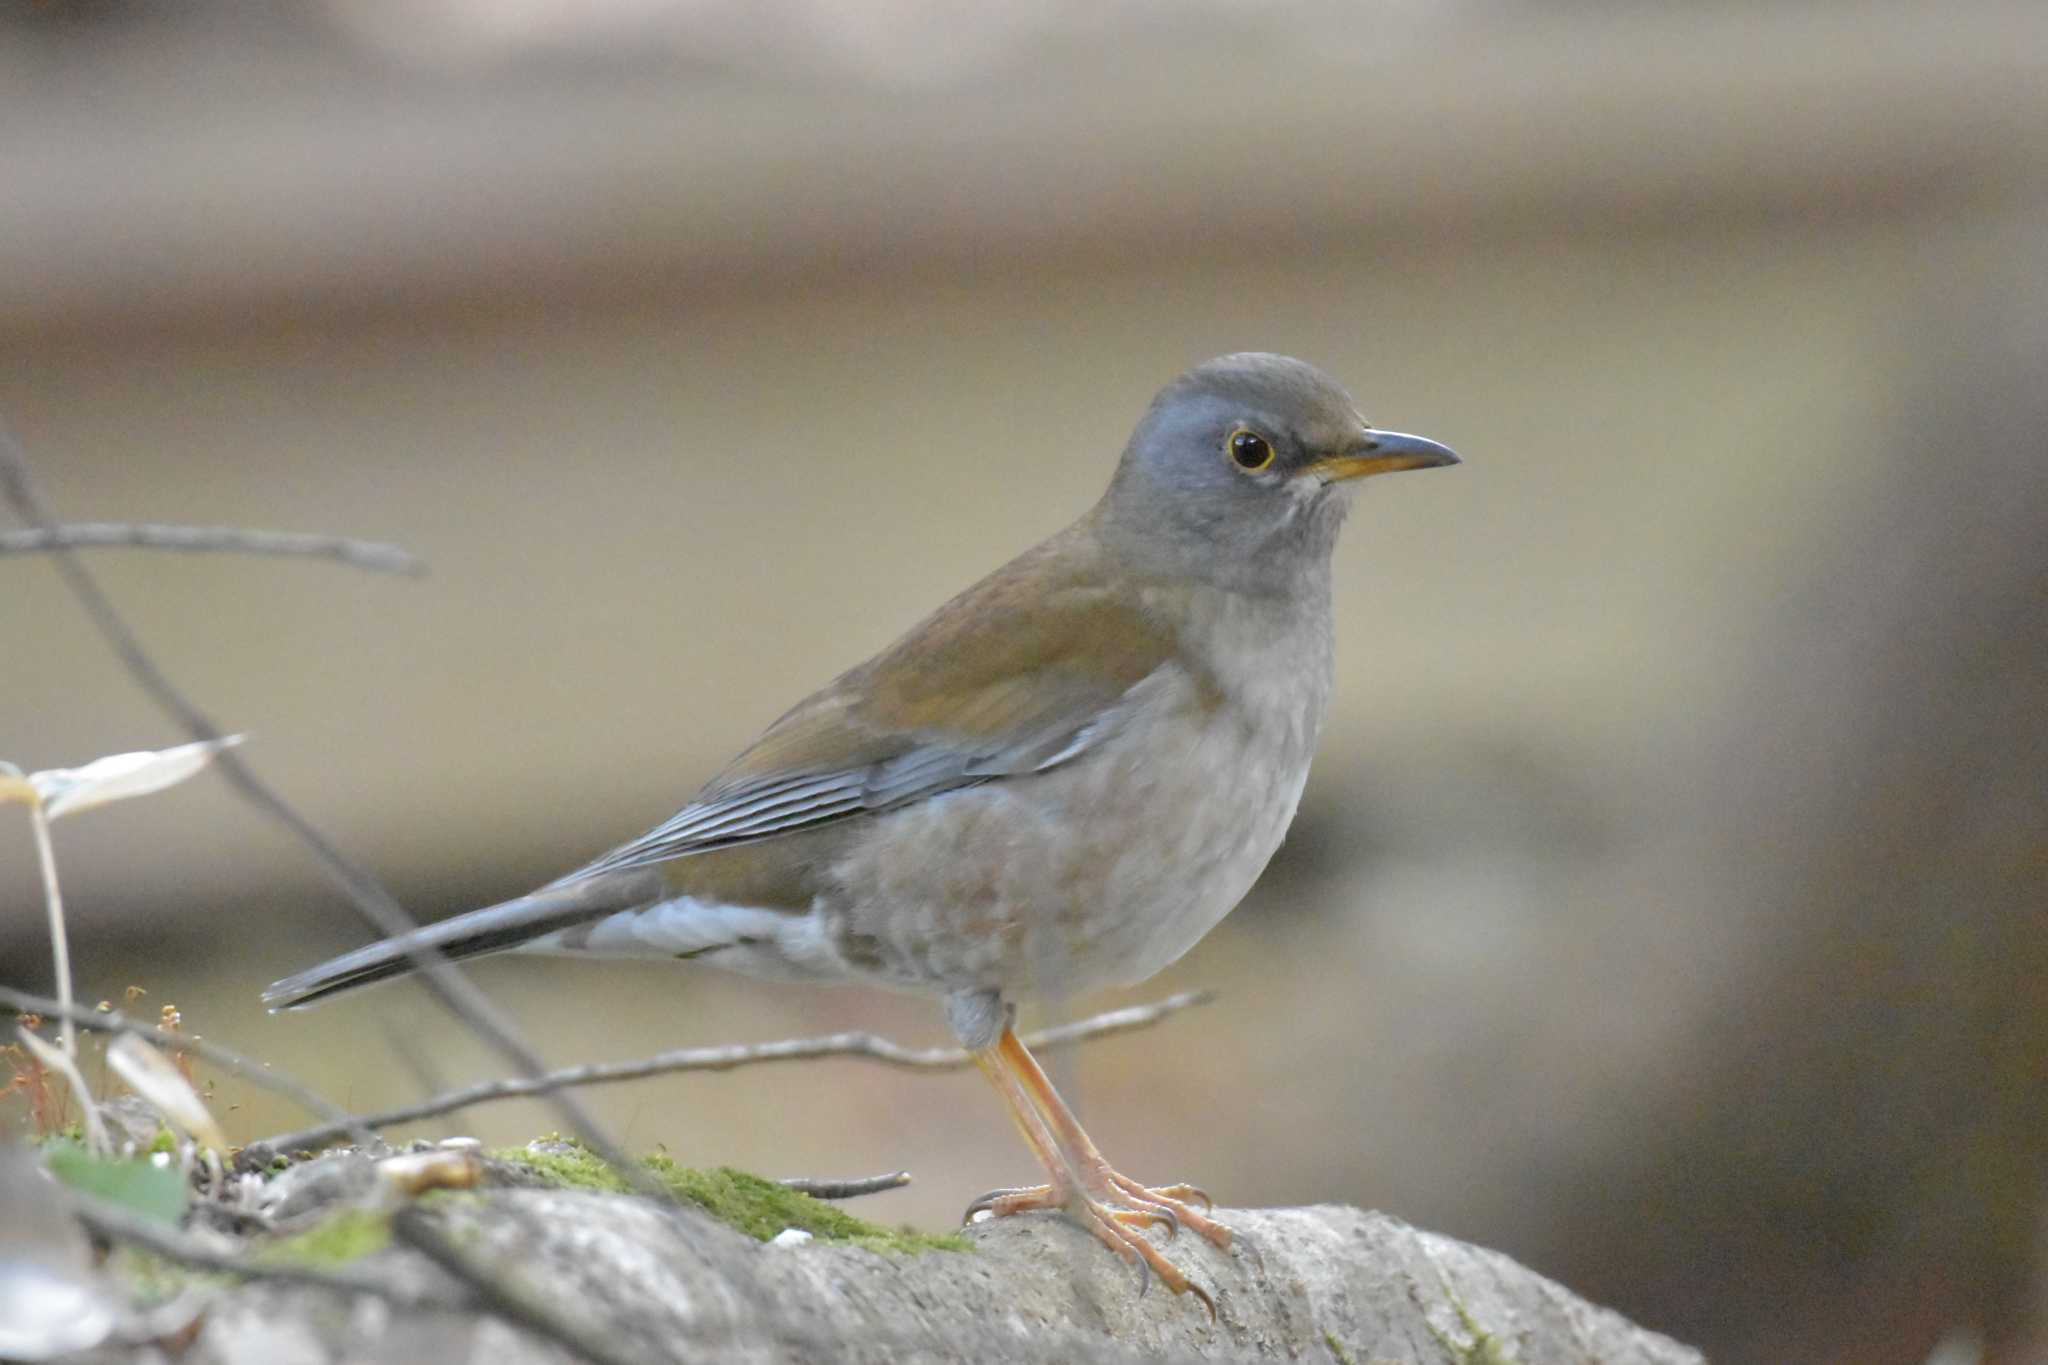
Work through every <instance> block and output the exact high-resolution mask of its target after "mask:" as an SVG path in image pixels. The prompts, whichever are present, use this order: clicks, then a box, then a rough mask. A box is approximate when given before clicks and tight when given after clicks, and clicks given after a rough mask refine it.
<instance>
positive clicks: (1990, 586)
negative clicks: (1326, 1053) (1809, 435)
mask: <svg viewBox="0 0 2048 1365" xmlns="http://www.w3.org/2000/svg"><path fill="white" fill-rule="evenodd" d="M2032 245H2033V247H2034V248H2036V249H2033V250H2030V251H2023V252H2019V253H2015V254H2014V257H2013V259H2012V261H2011V263H2012V264H2013V265H2014V266H2015V269H2014V270H2013V271H2012V273H2011V275H2010V276H2009V277H2006V278H2003V279H2001V280H1998V281H1996V282H1994V285H1993V287H1989V288H1985V287H1967V288H1961V289H1958V288H1954V287H1948V288H1944V289H1943V290H1942V293H1941V298H1940V301H1939V303H1938V304H1936V305H1935V306H1933V307H1930V308H1929V309H1928V310H1927V315H1926V318H1925V321H1924V323H1923V328H1924V330H1923V331H1921V332H1916V333H1915V334H1914V336H1913V337H1912V342H1913V347H1914V353H1915V354H1917V355H1927V356H1935V357H1939V358H1940V360H1939V362H1938V369H1937V370H1936V372H1934V373H1932V374H1929V375H1924V376H1920V377H1919V379H1918V381H1917V382H1915V383H1911V384H1908V385H1905V386H1904V387H1903V391H1902V392H1901V393H1900V396H1899V401H1898V404H1897V407H1896V410H1894V411H1892V412H1889V413H1880V414H1874V415H1873V416H1874V418H1875V421H1874V422H1873V425H1872V428H1871V430H1870V433H1869V435H1870V449H1869V458H1870V459H1871V460H1873V461H1878V462H1882V463H1883V465H1884V467H1885V469H1886V471H1887V474H1886V477H1884V478H1882V479H1880V480H1876V481H1874V483H1875V484H1876V485H1877V491H1876V492H1875V493H1874V494H1871V495H1858V496H1855V497H1852V498H1850V499H1848V500H1846V501H1845V502H1844V504H1843V505H1842V506H1841V507H1840V508H1839V520H1838V523H1837V525H1836V527H1835V529H1834V533H1833V536H1832V539H1831V540H1825V541H1824V543H1821V544H1818V545H1816V546H1815V548H1814V555H1813V558H1812V560H1811V562H1812V563H1813V564H1815V565H1816V566H1817V571H1816V572H1815V573H1814V574H1813V575H1812V577H1811V578H1810V580H1808V581H1804V582H1793V583H1788V584H1787V585H1786V587H1787V598H1786V600H1785V602H1784V603H1783V607H1784V610H1783V613H1782V616H1781V617H1780V622H1781V624H1780V626H1779V627H1778V628H1777V638H1776V641H1775V645H1774V647H1773V648H1771V649H1770V650H1768V651H1766V653H1765V657H1768V658H1771V659H1772V660H1773V665H1772V667H1771V668H1770V670H1769V671H1768V672H1767V673H1765V674H1764V675H1763V676H1761V677H1758V678H1756V679H1754V680H1753V682H1752V684H1751V686H1750V687H1749V689H1748V692H1747V697H1746V700H1745V702H1744V704H1742V705H1740V706H1739V707H1738V708H1736V715H1737V724H1736V726H1735V728H1734V729H1733V732H1732V733H1730V734H1728V735H1726V736H1725V740H1724V743H1723V746H1722V749H1721V755H1720V758H1719V759H1718V760H1717V763H1716V765H1715V775H1714V776H1713V777H1712V778H1711V779H1710V780H1708V781H1706V782H1704V783H1703V784H1702V785H1701V787H1700V789H1699V791H1698V792H1697V798H1698V807H1697V813H1696V827H1697V828H1698V829H1699V830H1700V831H1701V838H1700V842H1699V846H1698V853H1699V863H1698V866H1696V867H1693V868H1678V867H1674V868H1672V869H1670V871H1671V872H1672V874H1673V875H1672V876H1671V878H1670V881H1669V883H1668V884H1669V885H1671V886H1672V887H1674V888H1683V887H1685V886H1687V885H1688V884H1690V885H1692V886H1697V887H1705V888H1709V889H1710V891H1711V892H1712V893H1713V894H1715V895H1716V896H1717V897H1718V898H1719V899H1718V902H1717V910H1718V912H1719V913H1723V914H1726V915H1728V916H1731V917H1737V918H1738V923H1739V924H1740V925H1741V926H1742V929H1741V932H1743V933H1747V934H1753V935H1754V936H1755V937H1756V940H1757V942H1758V943H1759V944H1760V946H1761V951H1760V954H1759V958H1758V965H1756V966H1755V967H1753V968H1752V969H1751V970H1750V971H1749V972H1747V973H1745V974H1737V975H1736V976H1734V977H1732V978H1731V985H1730V986H1729V988H1728V989H1727V991H1726V995H1725V1000H1724V1003H1723V1006H1722V1008H1721V1010H1720V1013H1719V1017H1718V1018H1717V1019H1715V1020H1714V1022H1713V1024H1712V1026H1711V1027H1709V1028H1707V1029H1705V1030H1704V1031H1702V1033H1701V1034H1700V1035H1699V1037H1698V1038H1697V1041H1696V1045H1695V1047H1694V1049H1693V1052H1692V1055H1691V1056H1690V1057H1681V1058H1679V1059H1677V1061H1676V1062H1675V1064H1674V1065H1673V1066H1672V1067H1671V1068H1670V1070H1669V1073H1668V1074H1669V1075H1670V1077H1671V1080H1670V1081H1669V1083H1668V1084H1667V1085H1666V1086H1664V1087H1663V1091H1662V1093H1660V1094H1655V1095H1637V1096H1631V1097H1623V1098H1622V1099H1621V1100H1619V1101H1618V1102H1619V1103H1620V1104H1622V1105H1623V1106H1625V1107H1627V1108H1631V1109H1633V1110H1634V1111H1635V1114H1636V1121H1637V1122H1638V1123H1640V1124H1641V1125H1642V1126H1643V1127H1644V1128H1645V1129H1646V1130H1647V1131H1648V1132H1649V1133H1650V1134H1651V1136H1649V1137H1648V1138H1647V1140H1646V1141H1644V1142H1642V1143H1641V1144H1640V1145H1637V1146H1634V1147H1632V1148H1630V1149H1629V1150H1628V1151H1626V1152H1624V1153H1621V1154H1619V1155H1616V1154H1614V1153H1608V1154H1606V1155H1604V1156H1603V1157H1602V1158H1601V1159H1600V1160H1601V1164H1600V1165H1599V1167H1598V1169H1591V1168H1590V1167H1589V1168H1587V1169H1582V1170H1579V1171H1577V1172H1576V1173H1574V1174H1573V1176H1572V1177H1570V1178H1567V1179H1565V1180H1563V1181H1561V1182H1560V1183H1559V1185H1558V1186H1557V1188H1556V1190H1555V1192H1554V1194H1553V1198H1554V1200H1555V1204H1556V1207H1555V1208H1554V1209H1552V1210H1550V1211H1549V1212H1550V1214H1551V1216H1552V1218H1553V1219H1554V1222H1553V1224H1552V1226H1551V1228H1550V1230H1549V1235H1548V1237H1547V1239H1546V1240H1545V1242H1544V1243H1542V1244H1540V1245H1539V1246H1538V1247H1537V1248H1536V1250H1535V1252H1534V1254H1535V1255H1536V1257H1537V1259H1538V1260H1539V1261H1540V1262H1541V1263H1542V1264H1545V1265H1547V1266H1550V1267H1552V1268H1553V1269H1555V1270H1556V1271H1558V1272H1559V1273H1560V1274H1562V1275H1563V1276H1564V1278H1565V1279H1566V1280H1567V1281H1569V1282H1570V1283H1572V1284H1573V1285H1575V1286H1578V1287H1579V1288H1581V1289H1584V1290H1585V1291H1587V1292H1589V1293H1592V1294H1594V1295H1596V1296H1598V1297H1601V1298H1602V1299H1605V1300H1607V1301H1610V1302H1614V1303H1617V1304H1619V1305H1622V1306H1623V1307H1625V1308H1627V1309H1629V1310H1630V1311H1634V1312H1638V1313H1644V1314H1649V1315H1654V1318H1655V1320H1656V1321H1658V1322H1659V1323H1661V1324H1664V1325H1667V1326H1670V1327H1672V1328H1673V1329H1674V1330H1676V1331H1679V1332H1681V1333H1682V1334H1684V1335H1687V1336H1689V1337H1691V1338H1693V1339H1695V1340H1698V1341H1700V1342H1701V1344H1702V1345H1703V1346H1704V1347H1705V1348H1706V1349H1707V1351H1708V1352H1709V1353H1710V1354H1712V1355H1713V1356H1714V1358H1715V1359H1717V1360H1724V1361H1728V1362H1740V1361H1759V1362H1761V1361H1784V1360H1802V1361H1838V1362H1843V1365H1851V1363H1852V1362H1853V1365H1889V1363H1890V1362H1901V1363H1904V1362H1916V1363H1917V1362H1920V1361H1923V1360H1925V1359H1927V1357H1928V1355H1929V1352H1930V1350H1931V1349H1932V1348H1933V1347H1934V1346H1935V1345H1936V1343H1937V1342H1938V1341H1940V1340H1941V1338H1942V1337H1943V1336H1944V1335H1945V1334H1947V1333H1949V1332H1951V1331H1958V1330H1960V1331H1963V1332H1965V1333H1968V1334H1971V1335H1974V1336H1977V1337H1978V1338H1980V1339H1981V1340H1982V1341H1983V1342H1984V1343H1985V1346H1986V1360H1987V1361H2003V1362H2012V1365H2020V1363H2021V1362H2026V1363H2027V1365H2038V1362H2041V1361H2044V1360H2048V1334H2044V1317H2043V1308H2044V1304H2043V1300H2042V1283H2043V1275H2044V1268H2043V1263H2042V1250H2043V1234H2044V1219H2043V1213H2044V1202H2043V1201H2044V1192H2048V875H2044V874H2048V739H2044V737H2048V284H2044V282H2048V250H2041V249H2039V248H2040V247H2042V246H2043V245H2044V244H2042V243H2039V242H2036V243H2033V244H2032ZM1975 283H1976V285H1978V286H1981V285H1982V281H1978V282H1975ZM1800 439H1801V436H1800V433H1799V432H1797V431H1788V432H1786V433H1785V440H1786V441H1787V443H1788V444H1796V443H1797V442H1798V441H1799V440H1800ZM1674 894H1678V895H1683V894H1686V892H1685V891H1684V890H1682V889H1677V890H1674ZM1645 913H1655V907H1654V906H1646V907H1645Z"/></svg>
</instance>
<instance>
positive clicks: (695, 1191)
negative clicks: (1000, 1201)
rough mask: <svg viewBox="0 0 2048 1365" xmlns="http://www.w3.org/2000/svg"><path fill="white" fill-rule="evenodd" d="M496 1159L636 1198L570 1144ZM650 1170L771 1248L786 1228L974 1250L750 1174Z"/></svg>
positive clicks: (882, 1244) (871, 1241)
mask: <svg viewBox="0 0 2048 1365" xmlns="http://www.w3.org/2000/svg"><path fill="white" fill-rule="evenodd" d="M491 1156H492V1158H493V1159H494V1160H497V1161H500V1162H503V1163H505V1164H507V1165H510V1166H514V1167H519V1168H522V1169H524V1170H526V1171H530V1172H532V1173H534V1174H536V1175H538V1176H540V1177H541V1179H542V1180H543V1181H544V1182H546V1183H547V1184H550V1185H556V1186H560V1187H562V1188H567V1189H589V1190H608V1191H613V1192H617V1193H626V1192H628V1191H630V1189H631V1186H629V1185H628V1184H627V1183H626V1181H625V1180H624V1178H622V1177H621V1176H620V1175H619V1173H618V1172H617V1171H614V1170H613V1169H612V1168H611V1167H610V1166H607V1165H606V1164H605V1163H604V1161H603V1160H602V1159H601V1158H599V1157H598V1156H597V1155H596V1154H595V1153H593V1152H591V1151H589V1150H588V1149H587V1148H585V1147H583V1146H582V1145H580V1144H578V1143H575V1142H570V1141H567V1140H563V1139H553V1138H551V1139H545V1140H543V1141H541V1142H538V1143H534V1144H532V1145H530V1146H526V1147H507V1148H503V1149H501V1150H499V1151H495V1152H493V1153H491ZM646 1166H647V1169H648V1170H649V1171H650V1172H652V1173H653V1175H654V1177H655V1179H657V1180H659V1181H660V1182H661V1183H662V1185H664V1186H665V1187H667V1189H668V1190H669V1191H670V1192H671V1193H673V1194H674V1195H675V1196H676V1198H678V1199H681V1200H684V1201H686V1202H688V1203H690V1204H693V1205H695V1206H696V1207H697V1208H700V1209H702V1210H703V1211H704V1212H705V1213H708V1214H710V1215H711V1216H712V1217H713V1218H716V1219H717V1220H718V1221H719V1222H721V1223H724V1224H726V1225H728V1226H730V1227H734V1228H737V1229H739V1230H740V1231H741V1232H744V1233H746V1234H747V1235H748V1236H749V1237H752V1238H754V1239H755V1240H756V1241H761V1242H765V1241H768V1240H769V1239H771V1238H773V1237H774V1236H775V1235H776V1234H777V1233H780V1232H781V1231H783V1230H784V1229H785V1228H800V1229H802V1230H803V1231H805V1232H808V1233H810V1234H811V1236H813V1237H815V1238H817V1239H818V1240H820V1241H823V1242H838V1243H842V1244H847V1245H853V1246H861V1247H866V1248H868V1249H869V1250H872V1251H889V1252H897V1253H901V1254H916V1253H918V1252H925V1251H972V1250H973V1249H974V1245H973V1243H971V1242H969V1241H968V1240H967V1239H966V1238H965V1237H961V1236H959V1235H957V1234H951V1235H938V1234H934V1233H928V1232H919V1231H918V1230H917V1229H915V1228H912V1227H908V1226H905V1227H899V1228H887V1227H884V1226H882V1225H881V1224H879V1223H870V1222H868V1221H867V1220H866V1219H864V1218H856V1217H854V1216H853V1215H852V1214H849V1213H845V1212H842V1211H841V1210H839V1209H836V1208H834V1207H833V1206H832V1205H830V1204H828V1203H826V1202H825V1201H824V1200H822V1199H813V1198H812V1197H811V1196H810V1195H807V1194H799V1193H797V1192H796V1191H795V1190H792V1189H789V1188H787V1187H785V1186H783V1185H780V1184H778V1183H776V1182H775V1181H773V1180H769V1179H766V1178H764V1177H762V1176H758V1175H754V1174H752V1173H751V1172H748V1171H740V1170H734V1169H733V1168H732V1167H730V1166H720V1167H716V1168H714V1169H711V1170H697V1169H694V1168H692V1167H688V1166H678V1165H677V1164H676V1163H675V1162H673V1161H671V1160H670V1159H669V1158H667V1157H665V1156H650V1157H648V1158H647V1159H646Z"/></svg>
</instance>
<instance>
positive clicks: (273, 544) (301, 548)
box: [0, 521, 427, 578]
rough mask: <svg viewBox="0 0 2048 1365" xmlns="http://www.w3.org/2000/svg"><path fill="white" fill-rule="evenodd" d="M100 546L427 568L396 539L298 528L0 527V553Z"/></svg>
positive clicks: (413, 571) (375, 569)
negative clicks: (389, 541)
mask: <svg viewBox="0 0 2048 1365" xmlns="http://www.w3.org/2000/svg"><path fill="white" fill-rule="evenodd" d="M103 548H121V549H137V550H181V551H188V552H193V551H196V552H200V553H213V554H243V555H288V556H295V557H298V558H302V559H332V560H335V561H337V562H339V563H342V564H347V565H350V566H351V567H353V568H357V569H367V570H369V571H370V572H371V573H394V574H404V575H406V576H408V577H412V578H417V577H419V576H420V575H421V574H424V573H425V572H426V571H427V565H426V561H425V560H423V559H421V558H420V557H419V556H418V555H416V554H414V553H413V552H412V551H410V550H408V549H406V548H405V547H403V546H400V545H389V544H386V543H385V542H383V541H379V540H357V539H356V538H355V537H353V536H324V535H309V534H306V533H304V532H300V531H258V530H253V529H249V528H245V527H240V526H176V525H171V524H169V523H167V522H160V521H145V522H127V521H67V522H64V523H62V524H60V525H57V526H48V527H37V528H35V529H33V530H28V531H0V555H17V554H36V553H46V552H48V551H51V550H78V549H103Z"/></svg>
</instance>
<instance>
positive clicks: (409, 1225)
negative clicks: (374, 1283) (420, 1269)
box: [391, 1204, 646, 1365]
mask: <svg viewBox="0 0 2048 1365" xmlns="http://www.w3.org/2000/svg"><path fill="white" fill-rule="evenodd" d="M391 1235H392V1236H393V1237H395V1238H396V1239H397V1240H398V1241H400V1242H403V1243H404V1244H405V1245H407V1246H409V1247H411V1248H412V1249H413V1250H414V1251H417V1252H419V1253H420V1254H421V1255H422V1256H425V1257H426V1258H427V1259H428V1260H430V1261H432V1262H433V1263H434V1264H435V1265H437V1266H439V1267H440V1268H441V1269H443V1270H445V1271H447V1272H448V1273H449V1274H450V1275H452V1276H454V1277H455V1278H456V1279H458V1280H460V1281H462V1282H463V1283H464V1284H468V1285H471V1286H474V1287H475V1289H476V1290H477V1291H478V1297H479V1298H480V1299H481V1300H482V1306H483V1307H484V1308H485V1309H486V1310H487V1311H489V1312H490V1313H492V1314H494V1315H495V1316H497V1317H500V1318H503V1319H504V1320H505V1321H507V1322H509V1323H512V1324H513V1325H515V1326H518V1327H524V1328H525V1329H526V1330H528V1331H529V1332H532V1333H534V1334H535V1335H537V1336H541V1337H545V1338H546V1339H547V1340H549V1341H552V1342H554V1343H555V1344H556V1345H558V1346H561V1347H563V1348H565V1349H567V1350H568V1351H570V1352H572V1353H574V1354H576V1355H579V1356H582V1357H583V1358H584V1359H585V1360H589V1361H592V1362H594V1365H639V1363H640V1362H641V1361H643V1360H645V1359H646V1357H645V1354H644V1353H643V1352H640V1351H633V1350H629V1349H627V1348H626V1347H625V1345H624V1344H623V1343H618V1342H614V1341H611V1340H608V1339H607V1338H606V1337H605V1336H604V1335H603V1334H602V1333H601V1332H600V1331H599V1330H598V1329H597V1328H596V1327H594V1326H589V1325H586V1324H584V1323H581V1322H576V1321H573V1320H571V1319H569V1318H567V1317H564V1316H563V1315H562V1314H560V1313H558V1312H556V1311H554V1309H553V1307H552V1306H551V1305H549V1304H548V1303H546V1302H545V1301H544V1300H543V1299H542V1298H541V1297H540V1296H539V1295H538V1294H535V1293H532V1292H530V1290H529V1289H528V1286H527V1283H526V1280H527V1277H526V1275H525V1274H524V1273H523V1272H522V1270H521V1268H520V1267H519V1266H517V1265H515V1264H510V1263H509V1259H500V1260H498V1261H497V1262H496V1263H491V1262H486V1261H485V1260H484V1259H483V1258H481V1257H479V1256H476V1255H474V1254H472V1253H471V1252H470V1251H468V1250H467V1249H465V1248H464V1247H462V1246H460V1245H459V1244H457V1242H456V1241H455V1239H454V1238H452V1237H450V1236H449V1235H448V1234H447V1233H446V1232H443V1231H442V1230H441V1229H440V1228H439V1227H437V1226H435V1224H434V1221H433V1220H432V1219H431V1218H430V1217H428V1216H427V1214H426V1213H425V1211H423V1210H422V1209H421V1208H420V1207H419V1206H418V1205H416V1204H408V1205H406V1206H405V1207H404V1208H402V1209H400V1210H399V1211H398V1212H397V1213H396V1214H395V1215H393V1217H392V1219H391Z"/></svg>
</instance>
